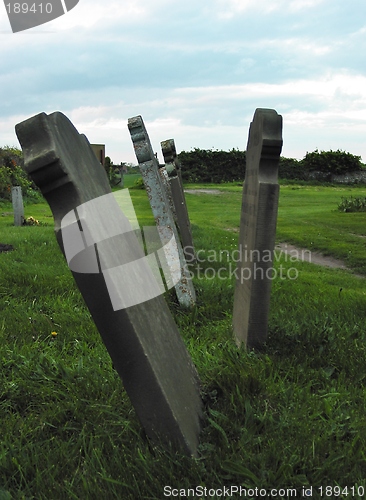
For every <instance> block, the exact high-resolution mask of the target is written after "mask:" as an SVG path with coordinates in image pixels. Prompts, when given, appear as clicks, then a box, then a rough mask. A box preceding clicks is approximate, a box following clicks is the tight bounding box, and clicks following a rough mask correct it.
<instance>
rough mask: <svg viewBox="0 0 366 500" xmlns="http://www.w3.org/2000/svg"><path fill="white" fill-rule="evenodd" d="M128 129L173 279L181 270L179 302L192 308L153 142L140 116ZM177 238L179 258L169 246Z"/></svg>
mask: <svg viewBox="0 0 366 500" xmlns="http://www.w3.org/2000/svg"><path fill="white" fill-rule="evenodd" d="M128 128H129V131H130V134H131V139H132V143H133V146H134V149H135V153H136V158H137V161H138V164H139V168H140V171H141V174H142V178H143V180H144V184H145V187H146V191H147V195H148V197H149V201H150V206H151V209H152V212H153V215H154V218H155V222H156V227H157V230H158V233H159V236H160V239H161V242H162V244H163V245H164V248H166V250H167V251H166V253H165V257H166V261H167V263H168V266H169V269H170V272H171V275H175V274H176V272H177V268H179V271H180V275H181V279H180V280H179V282H178V283H176V284H175V290H176V293H177V298H178V301H179V303H180V305H181V306H183V307H193V306H194V305H195V302H196V293H195V290H194V287H193V283H192V279H191V276H190V273H189V271H188V268H187V262H186V260H185V257H184V252H183V248H182V245H181V243H180V239H179V234H178V231H177V227H176V225H175V222H174V217H173V214H172V211H171V209H170V206H169V200H168V197H167V194H166V190H165V188H164V186H163V184H162V181H161V177H160V175H159V172H158V170H159V165H158V161H157V159H156V156H155V154H154V152H153V149H152V147H151V143H150V139H149V136H148V133H147V131H146V128H145V124H144V122H143V119H142V117H141V116H135V117H133V118H130V119H129V120H128ZM172 237H174V239H175V241H176V243H177V247H178V256H179V257H178V258H176V256H175V255H174V254H172V253H171V252H170V251H169V248H168V246H167V245H166V243H167V242H168V241H170V240H171V238H172Z"/></svg>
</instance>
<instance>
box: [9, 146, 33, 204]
mask: <svg viewBox="0 0 366 500" xmlns="http://www.w3.org/2000/svg"><path fill="white" fill-rule="evenodd" d="M22 166H23V153H22V151H21V150H20V149H17V148H11V147H9V146H5V147H3V148H0V198H2V199H5V200H10V199H11V188H12V187H13V186H20V187H21V188H22V193H23V196H25V197H28V198H31V199H35V198H38V197H39V190H38V189H37V187H36V186H35V185H34V183H33V182H32V181H31V180H30V178H29V177H28V175H27V173H26V172H25V171H24V170H23V168H22Z"/></svg>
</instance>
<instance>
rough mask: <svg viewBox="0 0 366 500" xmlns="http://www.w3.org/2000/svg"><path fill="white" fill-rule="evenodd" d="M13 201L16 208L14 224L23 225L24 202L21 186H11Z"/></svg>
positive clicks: (14, 208)
mask: <svg viewBox="0 0 366 500" xmlns="http://www.w3.org/2000/svg"><path fill="white" fill-rule="evenodd" d="M11 201H12V204H13V210H14V226H22V225H23V224H24V204H23V196H22V188H21V187H20V186H15V187H12V188H11Z"/></svg>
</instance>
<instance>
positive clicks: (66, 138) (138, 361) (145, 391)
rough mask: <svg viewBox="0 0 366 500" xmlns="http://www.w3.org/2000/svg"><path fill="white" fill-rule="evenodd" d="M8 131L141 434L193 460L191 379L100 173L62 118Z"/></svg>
mask: <svg viewBox="0 0 366 500" xmlns="http://www.w3.org/2000/svg"><path fill="white" fill-rule="evenodd" d="M16 133H17V136H18V139H19V141H20V144H21V146H22V149H23V153H24V163H25V167H24V168H25V170H26V171H27V172H28V173H29V175H30V176H31V178H32V179H33V181H34V182H35V184H36V185H37V186H38V187H39V188H40V189H41V191H42V193H43V195H44V196H45V198H46V200H47V201H48V203H49V205H50V207H51V210H52V212H53V216H54V220H55V233H56V239H57V241H58V243H59V246H60V248H61V250H62V252H63V253H64V255H65V257H66V259H67V261H68V265H69V267H70V269H71V271H72V274H73V276H74V279H75V281H76V283H77V286H78V287H79V289H80V292H81V294H82V296H83V298H84V300H85V302H86V305H87V307H88V308H89V311H90V313H91V315H92V317H93V320H94V322H95V324H96V326H97V328H98V330H99V332H100V334H101V336H102V339H103V341H104V344H105V345H106V347H107V349H108V352H109V354H110V356H111V358H112V361H113V365H114V367H115V369H116V370H117V372H118V374H119V375H120V377H121V379H122V381H123V384H124V386H125V389H126V391H127V393H128V395H129V397H130V399H131V402H132V404H133V406H134V407H135V410H136V413H137V415H138V417H139V419H140V421H141V423H142V425H143V426H144V428H145V431H146V433H147V435H148V436H149V437H150V438H152V439H153V440H156V441H161V442H163V443H164V444H166V445H170V443H171V445H172V446H174V447H175V448H177V449H181V450H183V451H184V452H186V453H188V454H192V455H196V453H197V446H198V436H199V431H200V419H201V415H202V409H201V398H200V395H199V380H198V376H197V373H196V370H195V368H194V366H193V364H192V361H191V358H190V356H189V354H188V352H187V350H186V347H185V345H184V343H183V340H182V338H181V336H180V333H179V331H178V328H177V326H176V324H175V322H174V320H173V318H172V315H171V313H170V311H169V309H168V307H167V304H166V302H165V300H164V298H163V297H162V296H161V295H160V294H161V291H162V290H161V288H160V287H159V284H158V283H157V281H156V280H155V278H154V276H153V273H152V271H151V269H150V267H149V265H148V264H147V260H146V259H147V257H145V255H144V253H143V251H142V248H141V246H140V244H139V242H138V239H137V237H136V235H135V232H134V228H133V227H132V226H131V224H130V223H129V220H128V219H127V217H126V216H125V215H124V213H123V212H122V211H121V210H120V208H119V205H118V203H117V201H116V199H115V198H114V196H113V194H111V190H110V186H109V182H108V178H107V175H106V172H105V171H104V169H103V168H101V166H100V164H99V162H98V160H97V159H96V157H95V154H94V153H93V151H92V149H91V147H90V144H89V142H88V140H87V139H86V137H85V136H83V135H81V134H79V133H78V132H77V130H76V129H75V127H74V126H73V124H72V123H71V122H70V121H69V120H68V118H67V117H66V116H64V115H63V114H62V113H59V112H56V113H52V114H50V115H46V114H45V113H41V114H39V115H36V116H34V117H32V118H29V119H28V120H26V121H24V122H22V123H20V124H18V125H17V126H16ZM124 192H125V193H128V191H127V190H125V191H121V192H120V193H121V197H123V196H124ZM127 201H128V200H127ZM127 206H128V203H127Z"/></svg>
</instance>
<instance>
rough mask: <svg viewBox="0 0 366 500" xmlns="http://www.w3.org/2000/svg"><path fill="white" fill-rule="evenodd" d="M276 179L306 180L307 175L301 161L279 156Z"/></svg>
mask: <svg viewBox="0 0 366 500" xmlns="http://www.w3.org/2000/svg"><path fill="white" fill-rule="evenodd" d="M278 177H279V178H280V179H289V180H306V179H307V173H306V171H305V170H304V165H303V163H302V161H299V160H295V159H294V158H284V157H283V156H281V158H280V163H279V167H278Z"/></svg>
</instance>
